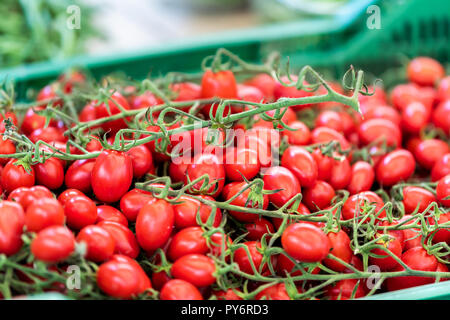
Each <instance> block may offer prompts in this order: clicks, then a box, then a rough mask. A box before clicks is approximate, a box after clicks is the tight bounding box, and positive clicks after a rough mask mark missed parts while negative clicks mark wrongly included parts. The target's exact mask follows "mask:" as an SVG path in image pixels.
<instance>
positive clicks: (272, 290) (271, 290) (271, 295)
mask: <svg viewBox="0 0 450 320" xmlns="http://www.w3.org/2000/svg"><path fill="white" fill-rule="evenodd" d="M255 299H256V300H291V298H290V297H289V295H288V293H287V291H286V287H285V284H284V283H277V284H275V285H273V286H270V287H268V288H265V289H263V290H262V291H261V292H259V293H258V294H257V295H256V296H255Z"/></svg>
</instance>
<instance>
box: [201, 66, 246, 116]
mask: <svg viewBox="0 0 450 320" xmlns="http://www.w3.org/2000/svg"><path fill="white" fill-rule="evenodd" d="M201 86H202V90H201V97H202V98H213V97H216V98H223V99H236V98H237V97H238V92H237V85H236V79H235V78H234V74H233V72H232V71H230V70H224V71H219V72H212V71H211V70H206V71H205V73H204V74H203V77H202V84H201ZM217 107H218V106H217V104H216V105H214V106H211V105H208V106H205V107H204V108H203V110H202V112H203V113H204V114H205V115H206V116H209V114H210V111H211V109H212V115H213V116H215V114H216V112H217ZM228 112H229V107H226V108H225V110H224V115H226V114H228Z"/></svg>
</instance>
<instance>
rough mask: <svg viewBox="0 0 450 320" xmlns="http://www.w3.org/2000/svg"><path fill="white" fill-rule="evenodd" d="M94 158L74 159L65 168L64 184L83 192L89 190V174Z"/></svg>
mask: <svg viewBox="0 0 450 320" xmlns="http://www.w3.org/2000/svg"><path fill="white" fill-rule="evenodd" d="M94 164H95V160H93V159H86V160H76V161H74V163H72V164H71V165H70V167H69V168H68V169H67V172H66V176H65V179H64V181H65V184H66V186H67V188H71V189H77V190H80V191H81V192H84V193H89V192H91V189H92V187H91V174H92V170H93V169H94Z"/></svg>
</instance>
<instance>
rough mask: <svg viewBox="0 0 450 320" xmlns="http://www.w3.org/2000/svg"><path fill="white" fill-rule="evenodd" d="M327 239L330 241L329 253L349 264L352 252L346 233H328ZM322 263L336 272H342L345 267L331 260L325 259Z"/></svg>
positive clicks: (340, 231) (341, 231)
mask: <svg viewBox="0 0 450 320" xmlns="http://www.w3.org/2000/svg"><path fill="white" fill-rule="evenodd" d="M327 237H328V239H329V241H330V247H331V251H330V253H331V254H332V255H334V256H335V257H338V258H340V259H341V260H343V261H345V262H347V263H350V261H351V259H352V256H353V252H352V249H351V248H350V238H349V236H348V235H347V233H345V231H343V230H339V231H338V232H329V233H328V234H327ZM323 263H324V264H325V265H326V266H327V267H328V268H330V269H331V270H334V271H337V272H343V271H344V270H345V269H346V266H344V265H343V264H342V263H340V262H338V261H336V260H333V259H329V258H326V259H324V260H323Z"/></svg>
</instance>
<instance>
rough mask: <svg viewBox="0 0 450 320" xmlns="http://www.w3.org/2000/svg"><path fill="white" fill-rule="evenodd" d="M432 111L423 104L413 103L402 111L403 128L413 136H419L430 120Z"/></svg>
mask: <svg viewBox="0 0 450 320" xmlns="http://www.w3.org/2000/svg"><path fill="white" fill-rule="evenodd" d="M430 111H431V110H429V109H427V107H425V106H424V105H423V103H421V102H418V101H416V102H412V103H410V104H408V105H407V106H406V107H405V108H404V109H403V111H402V128H403V130H405V131H407V132H409V133H411V134H419V133H420V131H421V130H422V129H423V128H425V126H426V125H427V123H428V120H429V119H430V114H431V113H430Z"/></svg>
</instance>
